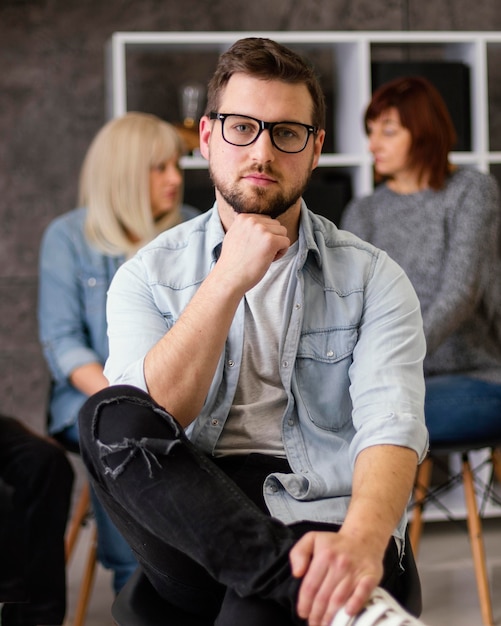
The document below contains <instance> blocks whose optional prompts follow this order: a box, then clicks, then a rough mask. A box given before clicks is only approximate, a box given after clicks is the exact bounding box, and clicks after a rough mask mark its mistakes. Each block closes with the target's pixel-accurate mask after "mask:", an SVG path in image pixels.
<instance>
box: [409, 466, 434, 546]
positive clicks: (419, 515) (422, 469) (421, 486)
mask: <svg viewBox="0 0 501 626" xmlns="http://www.w3.org/2000/svg"><path fill="white" fill-rule="evenodd" d="M432 469H433V461H432V459H431V457H427V458H426V459H425V460H424V461H423V462H422V463H421V465H420V466H419V467H418V471H417V474H416V482H415V484H414V494H413V499H414V502H415V505H414V506H413V508H412V519H411V521H410V523H409V540H410V542H411V547H412V551H413V553H414V556H415V557H417V554H418V550H419V543H420V541H421V534H422V532H423V510H424V499H425V498H426V494H427V492H428V488H429V486H430V481H431V472H432Z"/></svg>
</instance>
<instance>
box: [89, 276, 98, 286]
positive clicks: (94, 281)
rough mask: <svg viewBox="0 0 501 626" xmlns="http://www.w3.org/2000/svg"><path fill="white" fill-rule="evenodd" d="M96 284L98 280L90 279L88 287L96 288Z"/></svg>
mask: <svg viewBox="0 0 501 626" xmlns="http://www.w3.org/2000/svg"><path fill="white" fill-rule="evenodd" d="M96 284H97V280H96V279H95V278H94V277H92V278H89V279H88V280H87V285H88V286H89V287H95V286H96Z"/></svg>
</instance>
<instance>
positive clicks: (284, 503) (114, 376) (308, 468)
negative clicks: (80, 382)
mask: <svg viewBox="0 0 501 626" xmlns="http://www.w3.org/2000/svg"><path fill="white" fill-rule="evenodd" d="M223 237H224V232H223V228H222V226H221V222H220V219H219V216H218V213H217V207H216V206H214V207H213V209H212V210H211V211H209V212H208V213H206V214H203V215H201V216H200V217H198V218H195V219H194V220H191V221H190V222H187V223H185V224H182V225H180V226H178V227H176V228H174V229H171V230H170V231H168V232H166V233H163V234H162V235H160V236H159V237H157V238H156V239H155V240H154V241H153V242H152V243H150V244H148V246H146V247H145V248H143V249H142V250H141V251H140V252H139V253H138V254H137V255H136V256H135V257H134V258H133V259H131V260H129V261H127V263H125V264H124V265H123V266H122V267H121V268H120V269H119V271H118V272H117V274H116V276H115V278H114V280H113V282H112V285H111V288H110V292H109V297H108V324H109V341H110V357H109V359H108V361H107V363H106V368H105V374H106V376H107V377H108V379H109V380H110V382H111V383H112V384H131V385H135V386H136V387H139V388H141V389H144V390H146V384H145V379H144V374H143V362H144V357H145V355H146V353H147V352H148V350H149V349H150V348H151V347H152V346H153V345H155V344H156V343H157V342H158V341H159V340H160V339H161V338H162V336H163V335H164V334H165V333H166V332H167V331H168V330H169V329H170V328H171V327H172V326H173V324H175V322H176V320H177V319H178V318H179V317H180V315H181V314H182V312H183V310H184V308H185V307H186V305H187V304H188V302H189V301H190V300H191V298H192V297H193V295H194V293H195V292H196V291H197V289H198V288H199V286H200V285H201V283H202V282H203V280H204V279H205V278H206V276H207V274H208V273H209V272H210V270H211V269H212V267H213V266H214V264H215V263H216V261H217V258H218V256H219V253H220V249H221V244H222V241H223ZM298 255H299V256H298V270H297V275H296V276H295V279H294V281H292V283H291V285H290V288H289V292H288V296H287V299H286V302H284V307H287V309H288V311H289V312H290V316H289V318H288V319H289V324H288V327H287V328H286V331H285V333H284V336H283V338H282V341H281V353H280V363H281V376H282V381H283V385H284V388H285V390H286V392H287V395H288V406H287V409H286V412H285V414H284V416H283V419H282V436H283V442H284V447H285V451H286V454H287V458H288V460H289V463H290V466H291V468H292V470H293V473H292V474H288V475H284V474H272V475H271V476H269V477H268V478H267V479H266V481H265V485H264V494H265V499H266V503H267V505H268V507H269V509H270V512H271V513H272V515H274V516H276V517H278V518H279V519H281V520H283V521H284V522H286V523H290V522H293V521H297V520H303V519H309V520H319V521H327V522H335V523H341V522H342V521H343V520H344V517H345V514H346V510H347V506H348V504H349V500H350V494H351V484H352V475H353V467H354V463H355V459H356V457H357V455H358V454H359V452H360V451H361V450H363V449H364V448H366V447H368V446H374V445H378V444H393V445H399V446H406V447H408V448H412V449H413V450H415V451H416V453H417V455H418V456H419V458H420V459H422V458H423V456H424V454H425V452H426V450H427V444H428V437H427V431H426V428H425V425H424V411H423V404H424V381H423V369H422V368H423V364H422V362H423V358H424V354H425V341H424V335H423V330H422V320H421V313H420V308H419V303H418V300H417V297H416V294H415V292H414V290H413V288H412V286H411V284H410V282H409V280H408V279H407V277H406V275H405V274H404V272H403V271H402V270H401V268H400V267H399V266H398V265H397V264H396V263H395V262H394V261H392V260H391V259H390V258H389V257H388V256H387V254H386V253H384V252H382V251H380V250H378V249H376V248H374V247H373V246H371V245H370V244H368V243H365V242H363V241H362V240H360V239H358V238H357V237H355V236H354V235H352V234H350V233H347V232H344V231H340V230H338V229H337V228H336V226H335V225H334V224H333V223H331V222H329V221H328V220H326V219H324V218H322V217H319V216H317V215H314V214H313V213H311V212H310V211H308V210H307V208H306V205H305V204H304V203H303V206H302V213H301V225H300V234H299V251H298ZM243 318H244V307H243V302H242V303H241V305H240V306H239V308H238V310H237V312H236V314H235V317H234V320H233V323H232V325H231V328H230V331H229V335H228V338H227V341H226V347H225V350H224V353H223V354H221V357H220V360H219V365H218V367H217V371H216V374H215V376H214V379H213V381H212V385H211V387H210V390H209V393H208V395H207V398H206V401H205V405H204V407H203V410H202V412H201V413H200V415H199V416H198V417H197V419H196V420H195V421H194V422H193V424H191V425H190V427H189V429H188V434H189V436H190V438H191V440H192V441H193V442H194V443H195V444H196V445H197V446H199V447H200V448H201V449H202V450H204V451H205V452H206V453H207V454H208V455H210V454H212V452H213V451H214V447H215V445H216V442H217V440H218V438H219V436H220V434H221V431H222V429H223V428H224V423H225V420H226V417H227V415H228V411H229V407H230V405H231V403H232V400H233V397H234V394H235V390H236V386H237V382H238V377H239V370H240V363H241V359H242V346H243V332H244V319H243ZM210 332H211V329H210V328H207V333H210ZM186 358H187V359H190V358H191V359H196V354H187V355H186ZM166 384H167V385H168V381H166ZM250 419H251V418H250ZM405 521H406V520H405V515H404V517H403V518H402V520H401V522H400V524H399V527H398V529H396V532H395V534H396V536H399V537H400V538H402V537H403V531H404V528H405Z"/></svg>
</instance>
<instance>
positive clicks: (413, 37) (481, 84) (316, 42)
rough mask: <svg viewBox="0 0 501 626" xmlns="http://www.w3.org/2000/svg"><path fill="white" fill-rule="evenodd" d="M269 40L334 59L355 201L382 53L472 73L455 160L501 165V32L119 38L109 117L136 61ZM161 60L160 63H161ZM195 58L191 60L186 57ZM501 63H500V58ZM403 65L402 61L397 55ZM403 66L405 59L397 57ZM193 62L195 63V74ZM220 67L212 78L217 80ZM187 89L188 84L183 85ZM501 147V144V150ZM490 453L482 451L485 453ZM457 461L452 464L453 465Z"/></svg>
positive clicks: (368, 185) (458, 498)
mask: <svg viewBox="0 0 501 626" xmlns="http://www.w3.org/2000/svg"><path fill="white" fill-rule="evenodd" d="M248 36H257V37H268V38H270V39H274V40H276V41H279V42H281V43H283V44H284V45H287V46H290V47H294V48H295V49H298V50H299V51H300V52H301V53H303V54H304V55H305V56H307V57H308V58H309V59H311V60H312V61H313V63H315V61H316V60H317V58H320V57H321V58H322V59H323V60H324V61H325V58H326V57H327V59H328V66H329V69H328V71H329V72H330V75H329V76H325V75H324V76H323V77H322V79H323V81H324V83H325V81H326V83H327V85H328V86H329V87H330V89H331V91H332V94H333V104H334V106H332V110H331V115H332V119H331V120H329V124H328V127H329V128H331V129H332V136H331V137H330V138H329V140H328V141H326V144H327V145H330V146H332V150H331V151H329V152H327V151H325V150H324V153H323V154H322V156H321V159H320V164H319V167H320V168H328V169H330V170H339V171H342V172H344V173H346V172H348V173H349V174H350V177H351V182H352V190H353V195H356V196H360V195H365V194H368V193H370V192H371V191H372V189H373V179H372V159H371V157H370V155H369V153H368V151H367V145H366V138H365V136H364V133H363V129H362V115H363V111H364V109H365V107H366V105H367V103H368V102H369V99H370V95H371V63H372V61H373V60H375V59H378V58H380V57H381V54H380V53H381V52H384V51H385V50H387V49H390V50H391V49H392V48H394V49H395V50H397V52H398V51H400V53H401V52H402V50H405V49H410V48H412V47H413V48H414V50H413V51H412V52H413V55H414V56H413V58H414V59H417V58H418V56H417V55H418V54H419V53H420V52H421V53H424V54H425V55H426V58H427V59H428V60H437V61H456V62H462V63H464V64H466V65H467V66H468V67H469V70H470V92H471V99H470V109H471V120H470V122H471V123H470V126H471V147H472V149H471V151H468V152H455V153H453V154H452V155H451V157H452V160H453V161H454V162H455V163H457V164H462V165H468V166H471V167H476V168H478V169H480V170H482V171H489V170H490V169H491V167H492V166H493V165H498V166H499V165H501V149H500V150H499V151H490V148H489V143H490V140H489V124H488V120H489V110H488V106H489V94H488V84H489V80H488V79H489V76H488V72H489V63H488V54H489V51H494V52H495V53H496V54H497V53H500V56H501V33H497V32H457V31H456V32H417V31H415V32H382V31H377V32H367V31H359V32H357V31H353V32H324V31H314V32H307V31H298V32H290V31H289V32H273V31H269V32H268V31H267V32H191V33H180V32H117V33H114V34H113V36H112V37H111V38H110V40H109V42H108V45H107V49H106V85H107V116H108V118H112V117H116V116H120V115H123V114H124V113H126V112H127V111H128V110H129V109H128V71H127V68H128V63H129V62H130V61H132V60H133V59H134V55H138V54H143V53H148V52H150V51H151V52H154V53H160V54H161V55H162V57H161V59H162V61H158V60H157V62H163V63H166V67H165V73H166V74H167V73H168V72H169V71H170V67H169V65H168V64H167V62H166V57H165V55H166V54H167V55H168V54H172V55H175V56H176V57H177V58H179V55H182V54H186V55H189V54H192V53H193V52H195V53H198V54H201V55H214V54H216V55H219V54H221V53H222V52H224V50H226V49H227V48H228V47H229V46H230V45H231V44H232V43H233V42H235V41H236V40H237V39H240V38H242V37H248ZM158 58H159V59H160V57H158ZM186 58H187V59H188V56H187V57H186ZM496 58H497V57H496ZM393 59H395V57H393ZM396 60H403V59H398V57H397V59H396ZM189 62H190V60H188V61H187V63H186V67H187V69H188V66H189ZM213 69H214V68H213V67H212V68H211V69H210V70H209V71H208V73H207V75H206V76H204V80H205V81H206V82H207V81H208V79H209V78H210V75H211V72H212V70H213ZM179 86H180V85H179ZM500 148H501V146H500ZM183 166H184V168H185V169H187V170H203V169H206V168H207V163H206V161H205V160H204V159H202V158H201V157H193V156H190V157H184V158H183ZM479 454H482V453H479ZM455 462H457V459H456V460H455V459H452V460H451V463H455ZM463 502H464V498H463V494H462V491H460V490H458V489H456V490H455V491H452V492H451V493H450V494H449V495H448V498H447V504H448V506H449V508H450V509H451V510H452V511H453V512H454V514H455V515H458V516H459V517H463V514H464V504H463ZM485 514H486V515H487V516H499V515H501V507H497V506H491V505H489V506H487V507H486V509H485ZM425 518H426V519H430V520H436V519H444V517H443V515H442V513H441V512H440V511H439V510H437V509H434V508H433V507H430V509H428V511H427V513H425Z"/></svg>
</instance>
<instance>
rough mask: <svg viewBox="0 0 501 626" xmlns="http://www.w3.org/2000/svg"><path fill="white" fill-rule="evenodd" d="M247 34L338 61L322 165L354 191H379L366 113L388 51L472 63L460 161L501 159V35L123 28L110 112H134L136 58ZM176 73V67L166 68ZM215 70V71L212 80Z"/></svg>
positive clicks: (110, 70)
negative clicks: (494, 125) (495, 99)
mask: <svg viewBox="0 0 501 626" xmlns="http://www.w3.org/2000/svg"><path fill="white" fill-rule="evenodd" d="M247 36H262V37H269V38H271V39H275V40H276V41H279V42H281V43H283V44H285V45H289V46H291V47H296V48H298V49H299V50H300V51H301V52H303V53H304V54H305V55H306V56H308V58H310V59H311V60H312V61H313V62H314V63H315V59H316V57H317V56H318V55H323V56H324V57H325V54H326V53H327V54H328V55H329V57H330V59H331V64H330V68H329V71H330V72H331V76H330V77H325V76H324V79H325V78H327V80H328V82H329V83H330V85H331V86H332V92H333V94H334V98H335V106H334V107H333V112H332V116H333V119H332V120H331V125H332V129H333V137H332V138H331V139H332V141H331V144H330V145H332V146H333V149H332V151H330V152H325V153H324V154H323V155H322V157H321V160H320V167H321V168H331V169H339V170H343V171H345V172H346V171H347V172H349V174H350V176H351V179H352V187H353V193H354V195H363V194H367V193H370V192H371V191H372V188H373V181H372V162H371V158H370V155H369V154H368V152H367V147H366V140H365V137H364V134H363V132H362V124H361V120H362V114H363V111H364V108H365V106H366V105H367V103H368V101H369V99H370V94H371V62H372V61H373V60H374V58H377V56H378V52H380V51H381V50H382V49H383V48H389V47H394V48H395V49H397V48H400V49H405V48H410V47H412V46H413V47H414V48H416V46H419V50H424V51H425V52H426V55H427V58H429V59H433V60H441V61H459V62H462V63H464V64H466V65H467V66H468V67H469V68H470V90H471V95H472V97H471V146H472V150H471V152H455V153H453V154H452V160H453V161H454V162H456V163H458V164H464V165H471V166H472V167H476V168H478V169H480V170H482V171H489V169H490V167H491V165H493V164H501V151H498V152H490V151H489V128H488V100H489V99H488V63H487V53H488V49H489V47H490V46H501V33H496V32H419V31H415V32H382V31H375V32H367V31H359V32H357V31H352V32H332V31H329V32H326V31H313V32H308V31H296V32H291V31H289V32H273V31H270V32H191V33H180V32H117V33H114V34H113V36H112V37H111V39H110V40H109V42H108V46H107V114H108V117H109V118H111V117H115V116H119V115H122V114H124V113H125V112H126V111H127V110H128V107H127V84H128V82H127V79H128V76H127V64H128V62H129V59H130V58H131V55H134V54H135V53H138V52H139V53H140V52H145V51H148V50H156V51H159V50H161V51H162V52H163V53H168V52H171V53H173V54H180V53H183V52H184V53H188V52H193V51H198V52H201V53H204V52H207V53H217V54H220V53H221V52H223V51H224V50H225V49H227V48H228V47H229V46H230V45H231V44H232V43H233V42H234V41H236V40H237V39H240V38H242V37H247ZM166 72H168V67H166ZM209 76H210V74H209V75H207V79H208V78H209ZM183 165H184V166H185V168H187V169H204V168H206V167H207V164H206V163H205V161H204V160H203V159H201V158H197V157H186V158H185V159H184V163H183Z"/></svg>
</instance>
